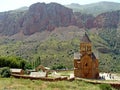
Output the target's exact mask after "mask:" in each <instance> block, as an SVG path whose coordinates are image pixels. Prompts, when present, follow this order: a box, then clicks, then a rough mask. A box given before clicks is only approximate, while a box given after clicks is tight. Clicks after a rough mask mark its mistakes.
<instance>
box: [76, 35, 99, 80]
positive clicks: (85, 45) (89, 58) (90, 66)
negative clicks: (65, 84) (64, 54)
mask: <svg viewBox="0 0 120 90" xmlns="http://www.w3.org/2000/svg"><path fill="white" fill-rule="evenodd" d="M74 76H75V77H80V78H88V79H97V78H99V71H98V59H97V58H96V56H95V55H94V53H93V52H92V44H91V41H90V39H89V37H88V35H87V34H86V33H85V35H84V36H83V38H82V40H81V43H80V54H74Z"/></svg>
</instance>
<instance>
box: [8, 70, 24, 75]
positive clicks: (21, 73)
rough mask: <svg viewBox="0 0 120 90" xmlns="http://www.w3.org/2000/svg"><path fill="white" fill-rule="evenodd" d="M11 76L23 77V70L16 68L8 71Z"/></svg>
mask: <svg viewBox="0 0 120 90" xmlns="http://www.w3.org/2000/svg"><path fill="white" fill-rule="evenodd" d="M10 71H11V73H12V74H19V75H23V74H24V70H23V69H16V68H12V69H10Z"/></svg>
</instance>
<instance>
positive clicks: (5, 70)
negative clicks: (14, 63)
mask: <svg viewBox="0 0 120 90" xmlns="http://www.w3.org/2000/svg"><path fill="white" fill-rule="evenodd" d="M0 75H1V77H10V75H11V72H10V68H9V67H3V68H1V69H0Z"/></svg>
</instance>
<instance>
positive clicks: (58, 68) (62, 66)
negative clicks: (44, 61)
mask: <svg viewBox="0 0 120 90" xmlns="http://www.w3.org/2000/svg"><path fill="white" fill-rule="evenodd" d="M52 69H53V70H60V69H66V67H65V66H64V65H63V64H58V65H54V66H53V67H52Z"/></svg>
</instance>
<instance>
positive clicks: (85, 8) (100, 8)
mask: <svg viewBox="0 0 120 90" xmlns="http://www.w3.org/2000/svg"><path fill="white" fill-rule="evenodd" d="M66 7H68V8H71V9H73V11H74V12H81V13H86V14H93V15H94V16H97V15H99V14H101V13H105V12H111V11H116V10H120V9H119V8H120V3H115V2H106V1H103V2H98V3H91V4H85V5H80V4H76V3H72V4H70V5H66Z"/></svg>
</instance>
